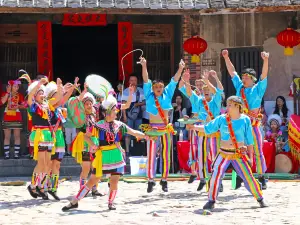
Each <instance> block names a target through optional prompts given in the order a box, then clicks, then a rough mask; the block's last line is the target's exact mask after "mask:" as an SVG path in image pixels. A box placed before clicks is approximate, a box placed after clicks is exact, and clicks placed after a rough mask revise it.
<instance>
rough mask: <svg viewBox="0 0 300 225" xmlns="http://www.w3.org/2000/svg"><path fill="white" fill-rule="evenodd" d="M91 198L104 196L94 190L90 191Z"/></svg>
mask: <svg viewBox="0 0 300 225" xmlns="http://www.w3.org/2000/svg"><path fill="white" fill-rule="evenodd" d="M92 196H93V197H96V196H100V197H103V196H105V194H104V193H100V192H99V191H98V190H95V191H92Z"/></svg>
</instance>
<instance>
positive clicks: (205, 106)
mask: <svg viewBox="0 0 300 225" xmlns="http://www.w3.org/2000/svg"><path fill="white" fill-rule="evenodd" d="M202 103H203V105H204V109H205V110H206V112H207V113H208V115H209V117H210V119H211V120H213V119H214V115H213V114H212V113H211V111H210V110H209V106H208V104H207V101H206V100H205V98H203V99H202Z"/></svg>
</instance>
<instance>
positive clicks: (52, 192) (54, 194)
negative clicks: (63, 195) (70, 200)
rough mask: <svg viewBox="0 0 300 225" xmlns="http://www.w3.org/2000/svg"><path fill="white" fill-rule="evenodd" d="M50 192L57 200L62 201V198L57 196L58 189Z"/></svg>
mask: <svg viewBox="0 0 300 225" xmlns="http://www.w3.org/2000/svg"><path fill="white" fill-rule="evenodd" d="M48 193H49V194H50V195H51V196H52V197H53V198H54V199H55V200H57V201H60V198H59V197H58V196H57V194H56V191H52V190H50V191H48Z"/></svg>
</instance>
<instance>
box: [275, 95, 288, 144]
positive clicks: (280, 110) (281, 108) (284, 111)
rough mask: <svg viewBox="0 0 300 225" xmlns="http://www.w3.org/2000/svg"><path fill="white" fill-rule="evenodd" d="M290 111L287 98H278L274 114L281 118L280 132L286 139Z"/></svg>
mask: <svg viewBox="0 0 300 225" xmlns="http://www.w3.org/2000/svg"><path fill="white" fill-rule="evenodd" d="M288 111H289V109H288V108H287V105H286V100H285V98H284V97H283V96H277V98H276V103H275V110H274V112H273V113H274V114H277V115H279V116H280V117H281V121H282V123H281V124H280V130H281V131H282V132H283V136H284V137H285V138H286V139H287V137H288V128H287V127H288Z"/></svg>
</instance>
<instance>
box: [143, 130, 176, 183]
mask: <svg viewBox="0 0 300 225" xmlns="http://www.w3.org/2000/svg"><path fill="white" fill-rule="evenodd" d="M159 138H161V144H162V149H161V153H160V155H161V159H162V171H161V172H162V179H167V178H168V176H169V169H170V164H171V163H170V153H171V147H172V137H171V134H170V133H166V134H164V135H163V136H161V137H159ZM156 154H157V146H156V141H154V140H149V141H148V142H147V156H148V161H147V176H148V179H149V180H151V179H153V178H154V177H155V175H156V167H155V165H156Z"/></svg>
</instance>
